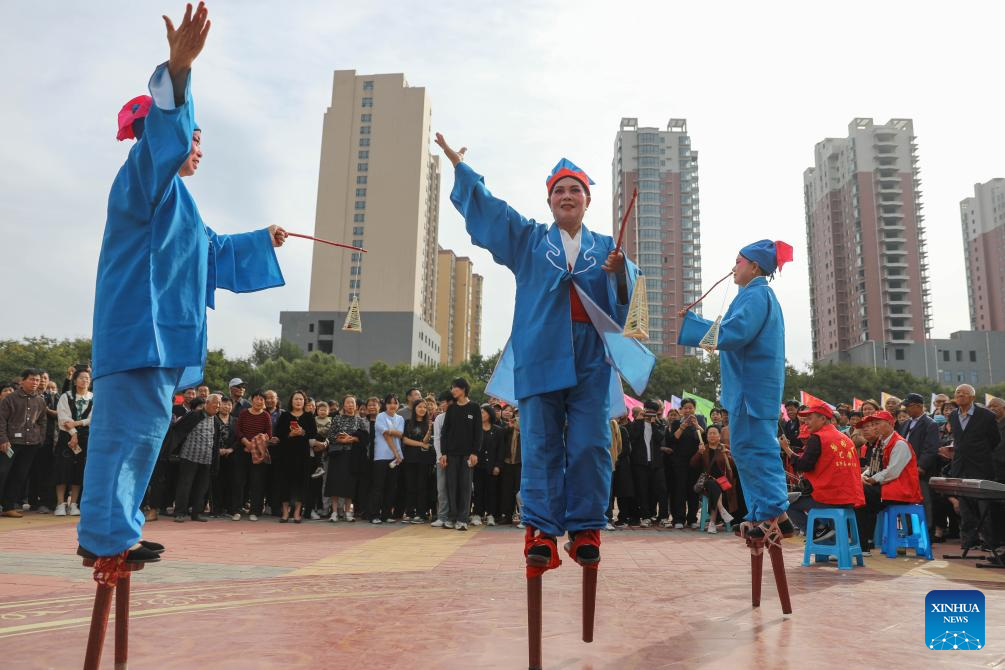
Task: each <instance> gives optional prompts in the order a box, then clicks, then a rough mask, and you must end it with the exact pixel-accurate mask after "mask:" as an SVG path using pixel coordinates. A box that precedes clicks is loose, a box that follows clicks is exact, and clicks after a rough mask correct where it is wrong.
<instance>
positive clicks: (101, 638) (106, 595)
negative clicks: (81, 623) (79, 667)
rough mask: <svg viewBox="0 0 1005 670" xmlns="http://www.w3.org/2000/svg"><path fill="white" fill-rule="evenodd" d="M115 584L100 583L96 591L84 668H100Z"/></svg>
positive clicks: (93, 669)
mask: <svg viewBox="0 0 1005 670" xmlns="http://www.w3.org/2000/svg"><path fill="white" fill-rule="evenodd" d="M114 590H115V587H113V586H104V585H103V584H98V589H97V591H95V593H94V609H93V610H92V611H91V629H90V631H89V632H88V634H87V652H86V654H85V656H84V670H98V667H99V666H100V665H101V650H102V648H103V647H104V646H105V629H106V628H108V615H109V614H110V613H111V609H112V591H114Z"/></svg>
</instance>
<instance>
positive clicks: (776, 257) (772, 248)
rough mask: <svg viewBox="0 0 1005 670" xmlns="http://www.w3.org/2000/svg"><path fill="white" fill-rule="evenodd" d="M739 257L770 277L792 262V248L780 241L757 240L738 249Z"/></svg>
mask: <svg viewBox="0 0 1005 670" xmlns="http://www.w3.org/2000/svg"><path fill="white" fill-rule="evenodd" d="M740 255H741V256H743V257H744V258H746V259H747V260H748V261H751V262H753V263H757V265H758V266H760V268H761V269H762V270H764V271H765V272H766V273H767V274H769V275H770V274H773V273H774V272H775V270H781V269H782V266H783V265H785V264H786V263H788V262H789V261H791V260H792V247H791V246H789V245H788V244H786V243H785V242H782V241H781V240H777V241H775V242H772V241H771V240H758V241H757V242H753V243H751V244H748V245H747V246H745V247H743V248H742V249H740Z"/></svg>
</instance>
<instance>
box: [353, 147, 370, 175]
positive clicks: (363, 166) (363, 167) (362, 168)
mask: <svg viewBox="0 0 1005 670" xmlns="http://www.w3.org/2000/svg"><path fill="white" fill-rule="evenodd" d="M360 141H362V140H360ZM369 169H370V164H369V163H356V172H366V171H367V170H369Z"/></svg>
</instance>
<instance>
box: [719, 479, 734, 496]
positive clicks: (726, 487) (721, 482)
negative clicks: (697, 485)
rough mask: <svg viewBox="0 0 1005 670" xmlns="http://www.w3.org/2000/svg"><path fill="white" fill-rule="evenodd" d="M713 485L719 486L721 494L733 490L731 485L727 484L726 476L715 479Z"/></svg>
mask: <svg viewBox="0 0 1005 670" xmlns="http://www.w3.org/2000/svg"><path fill="white" fill-rule="evenodd" d="M715 483H716V484H718V485H719V488H720V489H721V490H722V492H723V493H725V492H726V491H728V490H730V489H731V488H733V485H732V484H730V483H729V478H728V477H726V475H722V476H721V477H716V478H715Z"/></svg>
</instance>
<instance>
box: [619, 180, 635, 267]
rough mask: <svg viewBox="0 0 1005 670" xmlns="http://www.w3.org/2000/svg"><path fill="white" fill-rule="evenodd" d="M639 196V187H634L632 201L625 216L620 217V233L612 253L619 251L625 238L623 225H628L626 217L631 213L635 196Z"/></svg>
mask: <svg viewBox="0 0 1005 670" xmlns="http://www.w3.org/2000/svg"><path fill="white" fill-rule="evenodd" d="M638 194H639V187H638V186H636V187H635V189H634V190H633V191H632V199H631V201H629V203H628V209H626V210H625V215H624V216H622V217H621V232H619V233H618V243H617V244H616V245H615V246H614V253H618V252H619V251H621V241H622V240H623V239H624V238H625V224H626V223H628V215H629V214H631V213H632V207H634V206H635V196H637V195H638Z"/></svg>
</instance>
